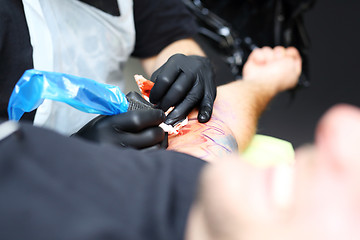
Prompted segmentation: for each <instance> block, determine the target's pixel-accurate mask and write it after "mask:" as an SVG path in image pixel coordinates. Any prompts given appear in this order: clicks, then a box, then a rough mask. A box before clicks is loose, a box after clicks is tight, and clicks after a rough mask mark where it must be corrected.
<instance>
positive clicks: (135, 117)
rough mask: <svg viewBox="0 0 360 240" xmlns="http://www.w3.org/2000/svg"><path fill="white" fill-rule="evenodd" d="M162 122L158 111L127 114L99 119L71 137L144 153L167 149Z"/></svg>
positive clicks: (149, 110) (161, 114)
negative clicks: (154, 148)
mask: <svg viewBox="0 0 360 240" xmlns="http://www.w3.org/2000/svg"><path fill="white" fill-rule="evenodd" d="M164 120H165V114H164V112H163V111H162V110H160V109H145V110H144V109H143V110H136V111H129V112H126V113H121V114H118V115H113V116H104V115H100V116H98V117H96V118H94V119H93V120H91V121H90V122H89V123H88V124H86V125H85V126H84V127H82V128H81V129H80V130H79V131H78V132H77V133H75V134H74V135H73V136H78V137H81V138H85V139H88V140H91V141H94V142H98V143H108V144H113V145H116V146H121V147H132V148H136V149H145V148H149V147H153V146H156V147H157V148H167V145H168V144H167V134H165V132H164V130H162V129H161V128H160V127H159V124H160V123H162V122H163V121H164Z"/></svg>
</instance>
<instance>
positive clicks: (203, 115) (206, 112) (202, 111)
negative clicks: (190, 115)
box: [197, 96, 214, 123]
mask: <svg viewBox="0 0 360 240" xmlns="http://www.w3.org/2000/svg"><path fill="white" fill-rule="evenodd" d="M213 105H214V100H212V99H211V97H210V96H207V97H204V99H203V100H202V102H201V104H200V107H199V113H198V117H197V118H198V121H199V122H200V123H206V122H208V121H209V120H210V118H211V115H212V109H213Z"/></svg>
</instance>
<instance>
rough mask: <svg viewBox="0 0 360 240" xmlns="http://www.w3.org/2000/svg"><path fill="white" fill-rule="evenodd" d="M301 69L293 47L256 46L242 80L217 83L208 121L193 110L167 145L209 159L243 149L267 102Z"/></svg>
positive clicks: (219, 157)
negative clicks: (202, 121)
mask: <svg viewBox="0 0 360 240" xmlns="http://www.w3.org/2000/svg"><path fill="white" fill-rule="evenodd" d="M300 72H301V58H300V55H299V53H298V51H297V50H296V49H295V48H287V49H285V48H283V47H276V48H274V49H271V48H269V47H264V48H261V49H256V50H255V51H253V52H252V54H251V55H250V56H249V58H248V61H247V63H246V64H245V66H244V72H243V80H241V81H235V82H233V83H229V84H227V85H224V86H220V87H218V89H217V91H218V95H217V98H216V100H215V103H214V110H213V116H212V118H211V119H210V121H209V122H207V123H205V124H201V123H199V122H197V120H196V116H197V111H193V112H192V113H191V114H190V115H189V124H188V125H187V126H185V127H184V128H183V129H182V130H181V131H180V134H179V135H177V136H175V137H174V136H173V137H170V138H169V148H168V149H169V150H175V151H180V152H184V153H187V154H190V155H193V156H196V157H199V158H202V159H204V160H206V161H211V162H214V161H218V160H220V159H223V157H224V156H226V155H229V154H231V153H234V152H242V151H243V150H244V149H246V147H247V146H248V144H249V142H250V141H251V138H252V136H253V135H254V134H255V132H256V124H257V121H258V118H259V117H260V115H261V113H262V112H263V111H264V109H265V108H266V106H267V105H268V103H269V102H270V101H271V99H272V98H273V97H274V96H275V95H276V94H277V93H279V92H281V91H284V90H287V89H289V88H292V87H294V86H295V84H296V83H297V79H298V77H299V75H300Z"/></svg>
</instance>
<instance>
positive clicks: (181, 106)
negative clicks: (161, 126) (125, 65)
mask: <svg viewBox="0 0 360 240" xmlns="http://www.w3.org/2000/svg"><path fill="white" fill-rule="evenodd" d="M151 81H153V82H155V84H154V86H153V88H152V90H151V92H150V102H152V103H154V104H156V105H157V107H158V108H161V109H162V110H164V111H166V110H168V109H169V108H170V107H172V106H175V108H174V110H173V111H172V112H171V113H170V114H169V115H168V116H167V118H166V120H165V123H166V124H169V125H175V124H176V123H178V122H179V121H181V120H183V119H185V118H186V116H187V115H188V114H189V113H190V112H191V110H192V109H194V108H195V107H199V114H198V121H199V122H201V123H204V122H207V121H209V120H210V118H211V114H212V110H213V105H214V101H215V97H216V84H215V77H214V72H213V69H212V66H211V63H210V61H209V60H208V59H207V58H205V57H200V56H185V55H183V54H175V55H173V56H171V57H170V58H169V59H168V61H167V62H166V63H165V64H164V65H162V66H161V67H160V68H159V69H158V70H156V71H155V72H154V73H153V74H152V76H151Z"/></svg>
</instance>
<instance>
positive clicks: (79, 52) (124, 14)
mask: <svg viewBox="0 0 360 240" xmlns="http://www.w3.org/2000/svg"><path fill="white" fill-rule="evenodd" d="M23 3H24V10H25V16H26V21H27V24H28V27H29V33H30V40H31V45H32V47H33V60H34V68H35V69H38V70H44V71H54V72H62V73H67V74H72V75H76V76H80V77H86V78H90V79H94V80H96V81H98V82H105V83H108V84H113V85H117V86H119V87H120V89H125V88H126V81H125V80H124V79H123V74H122V66H123V65H124V63H125V62H126V61H127V59H128V57H129V56H130V54H131V52H132V51H133V48H134V45H135V27H134V18H133V1H132V0H118V5H119V8H120V13H121V15H120V16H113V15H111V14H108V13H105V12H104V11H102V10H99V9H97V8H95V7H93V6H90V5H88V4H86V3H83V2H80V1H77V0H23ZM94 116H95V115H93V114H88V113H83V112H81V111H78V110H76V109H74V108H72V107H70V106H68V105H66V104H64V103H60V102H54V101H51V100H45V101H44V103H43V104H42V105H41V106H40V107H39V108H38V109H37V112H36V115H35V119H34V124H35V125H38V126H42V127H46V128H50V129H53V130H55V131H57V132H60V133H62V134H65V135H70V134H72V133H74V132H76V131H77V130H78V129H80V127H81V126H83V125H84V124H86V123H87V122H88V121H89V120H91V119H92V118H94Z"/></svg>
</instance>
